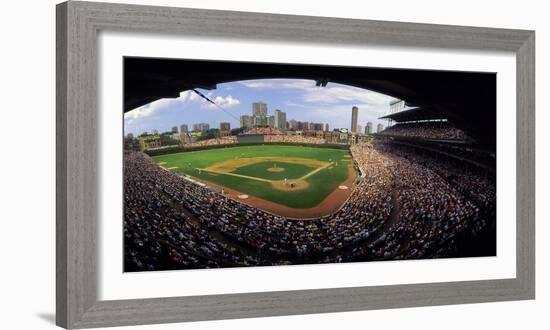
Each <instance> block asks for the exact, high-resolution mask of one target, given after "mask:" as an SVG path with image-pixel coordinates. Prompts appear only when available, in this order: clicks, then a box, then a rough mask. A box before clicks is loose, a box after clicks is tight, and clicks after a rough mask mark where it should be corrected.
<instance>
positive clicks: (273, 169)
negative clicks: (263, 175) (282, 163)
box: [267, 167, 285, 173]
mask: <svg viewBox="0 0 550 330" xmlns="http://www.w3.org/2000/svg"><path fill="white" fill-rule="evenodd" d="M267 171H268V172H273V173H281V172H284V171H285V169H284V168H283V167H270V168H268V169H267Z"/></svg>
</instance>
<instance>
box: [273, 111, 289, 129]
mask: <svg viewBox="0 0 550 330" xmlns="http://www.w3.org/2000/svg"><path fill="white" fill-rule="evenodd" d="M273 127H275V128H278V129H286V112H284V111H281V110H279V109H277V110H275V123H274V126H273Z"/></svg>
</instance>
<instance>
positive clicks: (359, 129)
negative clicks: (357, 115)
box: [356, 124, 363, 133]
mask: <svg viewBox="0 0 550 330" xmlns="http://www.w3.org/2000/svg"><path fill="white" fill-rule="evenodd" d="M362 128H363V127H361V125H359V124H357V131H356V132H357V133H361V129H362Z"/></svg>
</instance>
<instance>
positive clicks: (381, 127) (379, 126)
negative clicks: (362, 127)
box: [376, 124, 384, 133]
mask: <svg viewBox="0 0 550 330" xmlns="http://www.w3.org/2000/svg"><path fill="white" fill-rule="evenodd" d="M383 130H384V125H382V124H378V126H376V133H380V132H382V131H383Z"/></svg>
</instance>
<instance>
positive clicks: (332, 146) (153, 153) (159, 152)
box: [145, 142, 350, 157]
mask: <svg viewBox="0 0 550 330" xmlns="http://www.w3.org/2000/svg"><path fill="white" fill-rule="evenodd" d="M258 145H269V146H273V145H284V146H297V147H310V148H329V149H342V150H349V147H350V146H349V145H347V144H307V143H287V142H269V143H258V142H246V143H236V144H215V145H210V146H201V147H193V148H184V147H182V146H176V147H174V148H166V149H161V150H146V151H145V153H146V154H147V155H149V156H151V157H154V156H160V155H168V154H175V153H179V152H190V151H199V150H210V149H222V148H233V147H245V146H258Z"/></svg>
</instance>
